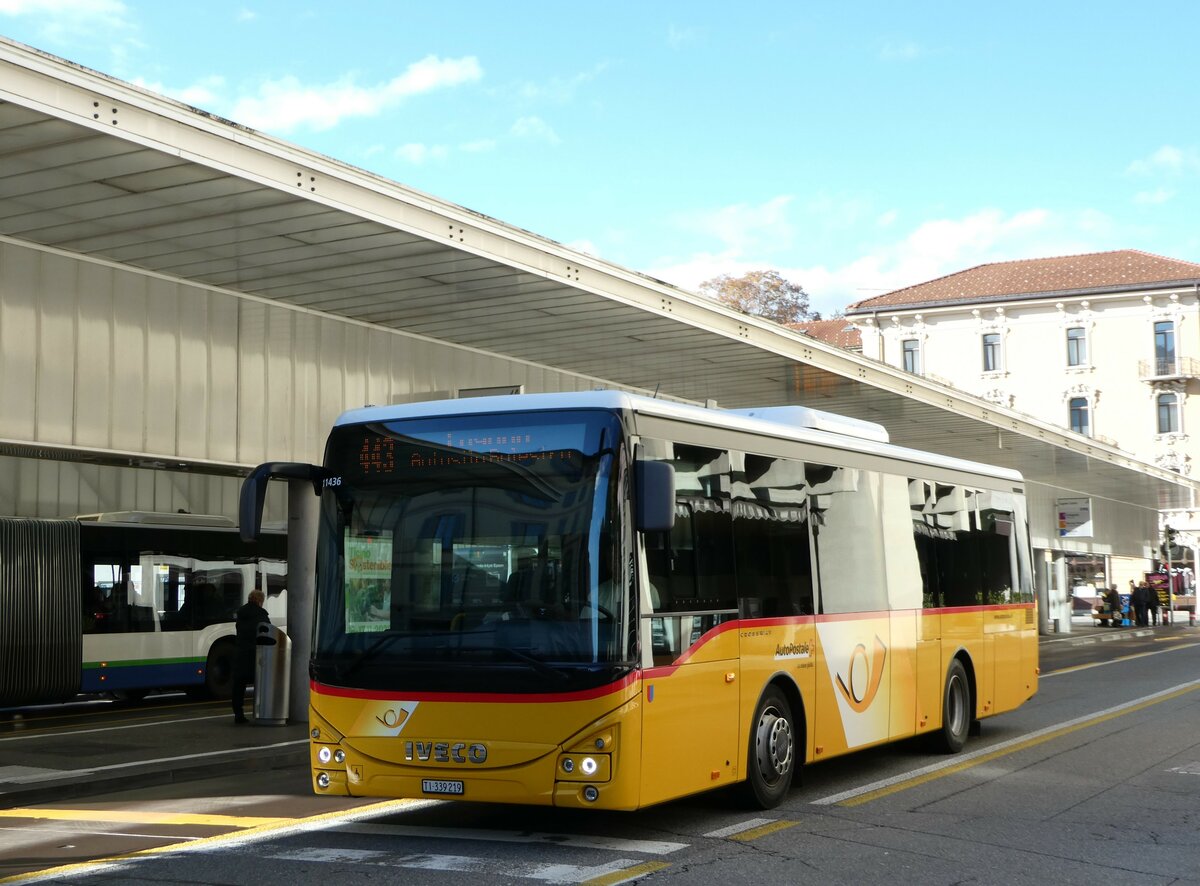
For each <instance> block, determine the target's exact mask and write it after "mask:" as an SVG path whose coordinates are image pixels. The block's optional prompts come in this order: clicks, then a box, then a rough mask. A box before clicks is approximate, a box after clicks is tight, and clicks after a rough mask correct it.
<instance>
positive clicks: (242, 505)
mask: <svg viewBox="0 0 1200 886" xmlns="http://www.w3.org/2000/svg"><path fill="white" fill-rule="evenodd" d="M328 476H329V472H328V471H327V470H325V469H324V468H322V467H318V466H317V465H309V464H303V463H302V462H290V461H271V462H267V463H266V464H262V465H259V466H258V467H257V468H255V469H254V470H253V471H251V472H250V475H249V476H248V477H246V479H245V480H243V481H242V494H241V497H240V498H239V500H238V534H239V535H241V537H242V541H254V540H255V539H257V538H258V536H259V534H260V533H261V532H262V513H263V503H264V502H265V501H266V498H267V483H268V482H269V481H270V480H272V479H274V478H276V477H278V478H280V479H286V480H308V481H309V482H311V483H312V485H313V492H314V493H316V494H317V495H320V494H321V481H322V480H324V479H325V478H326V477H328Z"/></svg>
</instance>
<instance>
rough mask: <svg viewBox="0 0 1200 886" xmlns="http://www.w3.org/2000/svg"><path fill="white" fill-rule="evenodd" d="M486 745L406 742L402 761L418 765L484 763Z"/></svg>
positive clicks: (462, 742) (449, 742) (458, 742)
mask: <svg viewBox="0 0 1200 886" xmlns="http://www.w3.org/2000/svg"><path fill="white" fill-rule="evenodd" d="M487 755H488V752H487V745H484V744H481V743H479V742H473V743H470V744H468V743H467V742H465V741H416V740H413V741H406V742H405V743H404V759H405V760H406V761H407V762H409V763H412V762H420V763H476V764H478V763H484V762H486V761H487Z"/></svg>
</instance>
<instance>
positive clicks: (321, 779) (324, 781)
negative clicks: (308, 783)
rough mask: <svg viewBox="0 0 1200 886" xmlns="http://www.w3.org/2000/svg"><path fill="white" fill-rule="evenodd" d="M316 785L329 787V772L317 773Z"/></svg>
mask: <svg viewBox="0 0 1200 886" xmlns="http://www.w3.org/2000/svg"><path fill="white" fill-rule="evenodd" d="M317 787H319V788H327V787H329V773H328V772H322V773H320V774H319V775H317Z"/></svg>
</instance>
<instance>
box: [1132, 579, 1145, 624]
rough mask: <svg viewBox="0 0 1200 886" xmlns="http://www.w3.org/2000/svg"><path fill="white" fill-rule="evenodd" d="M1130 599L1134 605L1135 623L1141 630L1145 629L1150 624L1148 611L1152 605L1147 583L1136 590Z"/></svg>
mask: <svg viewBox="0 0 1200 886" xmlns="http://www.w3.org/2000/svg"><path fill="white" fill-rule="evenodd" d="M1129 599H1130V602H1131V603H1133V613H1134V615H1133V623H1134V624H1135V625H1137V626H1138V627H1139V628H1142V627H1145V626H1146V625H1147V624H1148V622H1147V621H1146V609H1147V607H1148V606H1149V605H1150V589H1149V588H1147V587H1146V583H1145V582H1142V583H1141V584H1139V585H1138V586H1137V587H1136V588H1134V589H1133V593H1132V594H1130V595H1129Z"/></svg>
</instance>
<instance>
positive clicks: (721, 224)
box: [674, 195, 794, 257]
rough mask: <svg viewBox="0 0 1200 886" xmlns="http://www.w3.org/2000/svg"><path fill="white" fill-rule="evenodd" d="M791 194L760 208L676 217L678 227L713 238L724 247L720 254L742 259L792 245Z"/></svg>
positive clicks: (741, 206) (725, 208) (739, 205)
mask: <svg viewBox="0 0 1200 886" xmlns="http://www.w3.org/2000/svg"><path fill="white" fill-rule="evenodd" d="M791 202H792V198H791V197H790V196H788V195H781V196H778V197H773V198H772V199H770V200H768V201H767V202H766V203H763V204H761V205H759V206H751V205H749V204H746V203H735V204H733V205H732V206H723V207H721V208H720V209H712V210H701V211H698V212H692V213H688V214H687V215H680V216H677V217H676V218H675V220H674V221H675V226H676V227H678V228H680V229H681V230H685V231H691V232H693V233H697V234H702V235H705V236H708V237H711V238H713V239H715V240H717V241H719V243H720V244H721V246H722V248H721V250H720V253H721V254H725V255H731V256H734V257H740V256H743V255H746V254H747V253H751V252H757V253H764V252H771V251H776V250H779V249H785V248H788V247H789V246H791V244H792V241H793V235H794V230H793V227H792V224H791V222H790V221H789V220H788V213H787V210H788V206H789V205H790V204H791Z"/></svg>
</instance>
